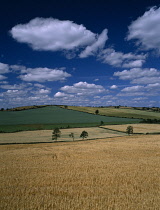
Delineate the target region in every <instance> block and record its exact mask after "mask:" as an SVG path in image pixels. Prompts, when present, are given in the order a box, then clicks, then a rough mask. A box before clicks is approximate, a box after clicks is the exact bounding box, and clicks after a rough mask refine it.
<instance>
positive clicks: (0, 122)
mask: <svg viewBox="0 0 160 210" xmlns="http://www.w3.org/2000/svg"><path fill="white" fill-rule="evenodd" d="M101 121H103V122H104V124H127V123H137V122H139V120H137V119H129V118H119V117H106V116H101V115H95V114H89V113H84V112H79V111H76V110H68V109H63V108H60V107H57V106H47V107H43V108H37V109H28V110H22V111H3V112H0V131H1V132H2V131H4V129H6V131H7V132H8V131H9V130H10V131H12V132H13V131H20V130H34V129H35V130H36V129H53V128H54V127H63V128H67V127H86V126H87V127H89V126H98V125H100V124H101Z"/></svg>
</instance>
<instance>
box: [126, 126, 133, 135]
mask: <svg viewBox="0 0 160 210" xmlns="http://www.w3.org/2000/svg"><path fill="white" fill-rule="evenodd" d="M126 133H127V134H128V135H130V134H133V126H128V127H127V129H126Z"/></svg>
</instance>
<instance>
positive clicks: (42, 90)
mask: <svg viewBox="0 0 160 210" xmlns="http://www.w3.org/2000/svg"><path fill="white" fill-rule="evenodd" d="M50 92H51V91H50V90H48V89H40V90H39V93H40V94H49V93H50Z"/></svg>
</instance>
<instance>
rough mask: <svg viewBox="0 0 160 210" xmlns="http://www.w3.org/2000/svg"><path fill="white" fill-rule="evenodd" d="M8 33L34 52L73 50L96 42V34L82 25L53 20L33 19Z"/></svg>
mask: <svg viewBox="0 0 160 210" xmlns="http://www.w3.org/2000/svg"><path fill="white" fill-rule="evenodd" d="M10 33H11V35H12V37H13V38H14V39H16V40H17V41H18V42H21V43H27V44H28V45H29V46H30V47H32V49H34V50H45V51H61V50H73V49H75V48H77V47H78V48H79V47H85V46H88V45H91V44H92V43H94V42H95V41H96V34H94V33H92V32H91V31H89V30H87V29H86V28H85V27H84V26H83V25H78V24H76V23H73V22H72V21H69V20H64V21H61V20H58V19H53V18H35V19H33V20H31V21H30V22H29V23H26V24H19V25H16V26H14V27H13V28H12V29H11V31H10Z"/></svg>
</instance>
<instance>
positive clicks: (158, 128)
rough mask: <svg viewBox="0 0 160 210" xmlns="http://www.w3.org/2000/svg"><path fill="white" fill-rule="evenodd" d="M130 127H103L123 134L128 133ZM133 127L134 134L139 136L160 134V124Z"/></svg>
mask: <svg viewBox="0 0 160 210" xmlns="http://www.w3.org/2000/svg"><path fill="white" fill-rule="evenodd" d="M127 126H129V124H128V125H106V126H101V127H103V128H108V129H111V130H115V131H121V132H126V127H127ZM132 126H133V129H134V130H133V131H134V133H139V134H146V133H148V134H149V133H159V134H160V124H134V125H132Z"/></svg>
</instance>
